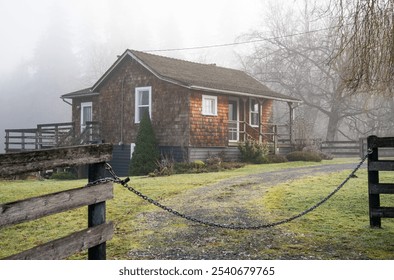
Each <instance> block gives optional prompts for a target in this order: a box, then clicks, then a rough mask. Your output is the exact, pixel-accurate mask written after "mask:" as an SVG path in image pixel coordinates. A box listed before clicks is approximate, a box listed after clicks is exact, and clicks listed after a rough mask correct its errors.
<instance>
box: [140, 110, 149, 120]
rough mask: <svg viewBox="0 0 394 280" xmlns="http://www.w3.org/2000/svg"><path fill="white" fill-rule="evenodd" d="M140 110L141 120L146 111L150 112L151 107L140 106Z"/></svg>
mask: <svg viewBox="0 0 394 280" xmlns="http://www.w3.org/2000/svg"><path fill="white" fill-rule="evenodd" d="M138 111H139V117H140V119H139V121H141V119H142V117H143V116H144V114H146V113H148V114H149V107H139V108H138Z"/></svg>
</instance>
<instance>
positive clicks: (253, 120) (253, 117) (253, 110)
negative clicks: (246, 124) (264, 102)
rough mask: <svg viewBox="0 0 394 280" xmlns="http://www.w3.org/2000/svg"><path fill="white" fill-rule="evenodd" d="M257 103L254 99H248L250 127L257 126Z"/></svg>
mask: <svg viewBox="0 0 394 280" xmlns="http://www.w3.org/2000/svg"><path fill="white" fill-rule="evenodd" d="M259 106H260V105H259V103H258V102H257V100H256V99H250V110H249V111H250V125H251V126H259V123H260V122H259Z"/></svg>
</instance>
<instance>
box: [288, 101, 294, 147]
mask: <svg viewBox="0 0 394 280" xmlns="http://www.w3.org/2000/svg"><path fill="white" fill-rule="evenodd" d="M287 105H289V118H290V119H289V137H290V144H291V145H293V143H294V133H293V126H294V108H293V102H287Z"/></svg>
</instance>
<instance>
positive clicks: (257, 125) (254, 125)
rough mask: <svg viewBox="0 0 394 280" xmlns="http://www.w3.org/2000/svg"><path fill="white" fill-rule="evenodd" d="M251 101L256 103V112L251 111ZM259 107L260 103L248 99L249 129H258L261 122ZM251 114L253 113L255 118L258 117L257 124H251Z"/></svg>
mask: <svg viewBox="0 0 394 280" xmlns="http://www.w3.org/2000/svg"><path fill="white" fill-rule="evenodd" d="M252 101H255V102H256V103H257V105H258V107H257V108H258V109H257V112H256V111H252ZM260 106H261V105H260V103H259V102H258V101H257V100H256V99H250V100H249V123H250V126H251V127H259V124H260V122H261V120H260V114H259V112H260V110H261V108H260ZM252 113H254V114H256V113H257V116H258V123H257V124H252Z"/></svg>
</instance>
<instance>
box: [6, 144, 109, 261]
mask: <svg viewBox="0 0 394 280" xmlns="http://www.w3.org/2000/svg"><path fill="white" fill-rule="evenodd" d="M111 157H112V145H109V144H101V145H85V146H75V147H67V148H56V149H43V150H37V151H30V152H22V153H10V154H0V166H1V170H0V177H10V176H14V175H17V174H21V173H30V172H37V171H41V170H47V169H52V168H57V167H65V166H74V165H82V164H89V181H90V182H92V181H95V180H97V179H100V178H103V177H104V175H105V168H104V164H105V162H106V161H108V160H110V159H111ZM112 198H113V186H112V183H104V184H97V185H92V186H85V187H80V188H76V189H71V190H67V191H62V192H57V193H51V194H47V195H43V196H39V197H33V198H28V199H24V200H20V201H14V202H6V203H4V204H0V230H2V228H3V227H5V226H9V225H14V224H19V223H23V222H27V221H31V220H35V219H39V218H41V217H45V216H48V215H53V214H56V213H60V212H65V211H68V210H71V209H76V208H79V207H83V206H86V205H88V213H87V215H88V228H87V229H84V230H82V231H79V232H74V233H72V234H70V235H68V236H65V237H62V238H60V239H57V240H54V241H50V242H48V243H46V244H42V245H39V246H36V247H34V248H31V249H29V250H27V251H24V252H21V253H18V254H15V255H12V256H9V257H7V258H6V259H64V258H67V257H69V256H71V255H73V254H75V253H78V252H80V251H83V250H86V249H88V258H89V259H105V258H106V241H107V240H109V239H111V238H112V235H113V231H114V229H113V228H114V227H113V223H112V222H106V220H105V211H106V210H105V208H106V200H108V199H112ZM32 234H34V233H32Z"/></svg>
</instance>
